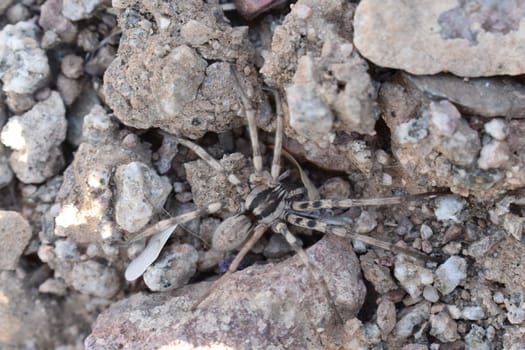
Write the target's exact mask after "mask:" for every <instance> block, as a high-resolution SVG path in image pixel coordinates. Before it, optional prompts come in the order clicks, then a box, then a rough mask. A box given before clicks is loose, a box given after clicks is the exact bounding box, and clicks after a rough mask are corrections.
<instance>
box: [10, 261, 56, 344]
mask: <svg viewBox="0 0 525 350" xmlns="http://www.w3.org/2000/svg"><path fill="white" fill-rule="evenodd" d="M2 255H3V254H2ZM0 295H1V296H2V297H1V300H2V302H0V322H1V323H2V332H1V334H2V336H1V337H0V347H1V348H3V349H29V348H41V349H49V348H55V347H56V345H57V343H59V342H60V337H59V334H57V333H59V332H60V330H59V329H60V327H61V325H60V321H58V320H59V319H60V315H61V313H60V311H61V310H59V308H58V307H57V305H56V304H55V305H54V304H53V303H52V302H50V301H49V300H48V299H47V298H42V297H41V296H39V295H38V293H37V291H36V290H35V289H32V288H30V287H29V286H28V285H27V284H25V283H24V282H23V280H21V279H19V278H18V277H16V275H15V273H14V272H7V271H0Z"/></svg>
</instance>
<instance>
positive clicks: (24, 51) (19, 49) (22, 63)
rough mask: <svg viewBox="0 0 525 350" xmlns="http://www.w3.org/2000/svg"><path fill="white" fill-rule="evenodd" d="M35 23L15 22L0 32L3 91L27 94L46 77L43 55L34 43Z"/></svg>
mask: <svg viewBox="0 0 525 350" xmlns="http://www.w3.org/2000/svg"><path fill="white" fill-rule="evenodd" d="M38 33H39V28H38V26H37V25H36V24H34V23H32V22H30V21H28V22H18V23H17V24H16V25H7V26H5V27H4V28H3V29H2V31H0V80H2V81H3V83H4V84H3V88H2V89H3V90H4V91H6V92H11V93H16V94H30V93H33V92H35V91H36V90H38V89H39V88H41V87H42V86H43V85H44V84H45V83H46V82H47V80H48V79H49V75H50V69H49V64H48V62H47V56H46V53H45V52H44V50H42V49H41V48H40V46H39V42H38Z"/></svg>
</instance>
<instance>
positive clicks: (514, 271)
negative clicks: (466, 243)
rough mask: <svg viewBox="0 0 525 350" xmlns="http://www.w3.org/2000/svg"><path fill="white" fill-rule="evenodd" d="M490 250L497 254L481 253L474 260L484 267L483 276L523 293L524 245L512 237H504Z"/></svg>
mask: <svg viewBox="0 0 525 350" xmlns="http://www.w3.org/2000/svg"><path fill="white" fill-rule="evenodd" d="M491 251H493V252H498V254H483V255H480V256H477V257H476V262H477V264H479V266H480V267H482V268H483V269H484V277H485V278H486V279H487V280H489V281H494V282H497V283H502V284H504V285H505V287H506V288H508V289H509V290H515V291H521V293H525V270H524V269H522V268H521V266H522V265H523V264H525V247H524V246H523V244H519V243H517V242H516V240H515V239H513V238H505V239H503V240H502V241H501V242H499V243H497V244H495V245H492V246H491Z"/></svg>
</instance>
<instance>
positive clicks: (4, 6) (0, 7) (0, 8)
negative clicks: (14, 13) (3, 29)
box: [0, 0, 13, 15]
mask: <svg viewBox="0 0 525 350" xmlns="http://www.w3.org/2000/svg"><path fill="white" fill-rule="evenodd" d="M12 3H13V0H5V1H2V2H1V3H0V15H3V14H4V12H5V10H7V9H8V8H9V6H11V4H12Z"/></svg>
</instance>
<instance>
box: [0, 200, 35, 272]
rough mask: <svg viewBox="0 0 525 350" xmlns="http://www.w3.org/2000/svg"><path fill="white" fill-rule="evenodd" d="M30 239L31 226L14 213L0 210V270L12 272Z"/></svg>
mask: <svg viewBox="0 0 525 350" xmlns="http://www.w3.org/2000/svg"><path fill="white" fill-rule="evenodd" d="M30 238H31V226H29V223H28V222H27V221H26V219H24V217H23V216H22V215H20V214H18V213H17V212H14V211H5V210H0V239H1V241H2V244H1V245H0V270H14V269H16V267H17V265H18V259H19V258H20V256H21V255H22V253H23V252H24V249H25V247H26V245H27V243H29V239H30Z"/></svg>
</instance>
